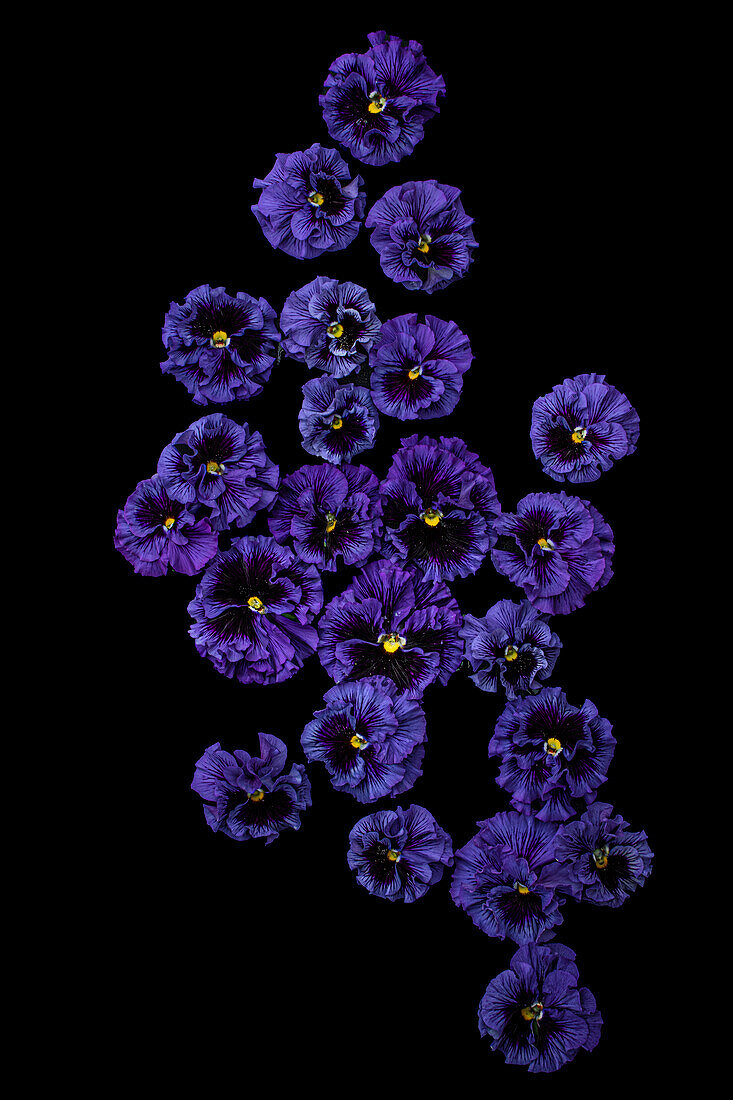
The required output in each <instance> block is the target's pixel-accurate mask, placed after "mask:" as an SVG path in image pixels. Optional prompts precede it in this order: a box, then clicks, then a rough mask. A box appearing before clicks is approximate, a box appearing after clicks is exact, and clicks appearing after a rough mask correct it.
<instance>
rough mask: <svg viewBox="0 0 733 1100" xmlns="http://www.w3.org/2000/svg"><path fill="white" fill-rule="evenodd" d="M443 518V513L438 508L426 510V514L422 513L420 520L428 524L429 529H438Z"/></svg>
mask: <svg viewBox="0 0 733 1100" xmlns="http://www.w3.org/2000/svg"><path fill="white" fill-rule="evenodd" d="M442 518H443V513H442V512H440V511H439V510H438V509H437V508H426V509H425V511H424V512H421V513H420V519H421V520H422V521H423V523H427V525H428V527H437V526H438V524H439V523H440V521H441V520H442Z"/></svg>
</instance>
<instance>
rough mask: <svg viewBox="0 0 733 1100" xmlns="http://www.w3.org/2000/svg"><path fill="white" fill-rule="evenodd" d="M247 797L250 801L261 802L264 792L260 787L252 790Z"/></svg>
mask: <svg viewBox="0 0 733 1100" xmlns="http://www.w3.org/2000/svg"><path fill="white" fill-rule="evenodd" d="M247 797H248V798H249V800H250V802H261V801H262V799H263V798H264V797H265V792H264V791H263V789H262V787H260V788H259V789H258V790H256V791H253V792H252V794H250V795H247Z"/></svg>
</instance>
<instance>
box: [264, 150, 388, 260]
mask: <svg viewBox="0 0 733 1100" xmlns="http://www.w3.org/2000/svg"><path fill="white" fill-rule="evenodd" d="M350 176H351V172H350V170H349V166H348V164H347V163H346V161H345V160H344V158H343V157H342V156H341V154H340V153H337V152H336V150H335V149H324V148H323V146H321V145H319V144H318V143H316V144H315V145H311V147H310V149H305V150H303V152H302V153H278V154H277V156H276V158H275V166H274V168H272V169H271V171H270V172H268V174H267V175H266V176H265V178H264V179H263V180H261V179H256V180H255V181H254V183H253V186H254V187H258V188H261V189H262V194H261V196H260V199H259V202H258V203H257V205H256V206H253V207H252V208H251V209H252V213H253V214H254V215H255V217H256V218H257V221H258V222H259V223H260V226H261V227H262V232H263V233H264V234H265V236H266V237H267V239H268V241H269V242H270V244H271V245H272V247H273V248H281V249H282V250H283V252H287V253H288V255H289V256H295V257H296V259H298V260H312V259H314V258H315V257H316V256H320V255H321V253H322V252H335V251H336V250H337V249H339V248H346V246H347V245H349V244H351V242H352V241H353V239H354V237H355V236H356V235H357V233H358V232H359V225H360V223H361V221H362V220H363V218H364V205H365V201H366V198H365V197H366V192H365V190H364V186H363V185H364V181H363V179H362V178H361V176H354V178H353V179H350Z"/></svg>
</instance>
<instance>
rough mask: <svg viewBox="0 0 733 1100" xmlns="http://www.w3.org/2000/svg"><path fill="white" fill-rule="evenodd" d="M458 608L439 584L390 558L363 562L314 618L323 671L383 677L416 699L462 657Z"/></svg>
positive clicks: (353, 677)
mask: <svg viewBox="0 0 733 1100" xmlns="http://www.w3.org/2000/svg"><path fill="white" fill-rule="evenodd" d="M461 622H462V618H461V612H460V610H459V607H458V604H457V603H456V601H455V599H454V598H453V596H452V595H451V593H450V591H449V589H448V587H447V585H445V584H443V583H442V582H435V581H428V580H426V579H425V578H424V577H422V575H421V574H419V573H417V572H415V571H414V570H405V569H400V568H399V567H398V566H396V565H395V564H394V563H393V562H390V561H375V562H372V563H371V564H370V565H367V566H366V568H365V569H363V570H362V571H361V572H360V573H359V574H357V576H356V577H355V578H354V580H353V581H352V582H351V584H350V585H349V586H348V588H347V589H346V590H345V592H343V594H342V595H340V596H334V598H333V599H332V600H331V602H330V603H329V604H328V606H327V607H326V610H325V611H324V613H323V615H322V616H321V619H320V621H319V624H318V631H319V642H318V655H319V657H320V659H321V664H322V665H323V667H324V668H325V669H326V671H327V672H328V674H329V676H330V677H331V678H332V679H333V680H335V681H336V682H337V683H339V682H340V681H341V680H361V679H363V678H365V677H369V676H387V677H388V678H389V679H390V680H394V682H395V684H396V685H397V688H398V690H399V692H400V693H401V694H403V693H404V694H406V695H408V696H409V698H411V699H419V698H420V697H421V696H422V694H423V692H424V691H425V689H426V687H428V685H429V684H432V683H433V682H434V681H435V680H437V681H438V682H439V683H441V684H446V683H447V682H448V680H449V678H450V677H451V676H452V675H453V673H454V672H455V671H456V669H457V668H458V666H459V664H460V663H461V657H462V656H463V642H462V640H461V638H460V635H459V631H460V628H461Z"/></svg>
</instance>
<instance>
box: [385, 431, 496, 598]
mask: <svg viewBox="0 0 733 1100" xmlns="http://www.w3.org/2000/svg"><path fill="white" fill-rule="evenodd" d="M382 497H383V505H384V525H385V538H384V553H385V555H386V556H388V557H390V558H393V559H396V560H398V561H400V562H403V563H405V564H406V565H415V566H417V568H418V569H420V570H421V571H422V572H423V573H424V574H425V576H426V577H429V578H432V579H442V580H453V579H455V577H468V576H471V575H472V574H474V573H475V572H476V571H477V569H479V567H480V566H481V563H482V562H483V560H484V557H485V556H486V552H487V550H488V549H489V547H490V546H493V544H494V542H495V541H496V534H495V528H494V524H495V522H496V519H497V516H498V515H499V513H500V511H501V506H500V504H499V501H498V498H497V495H496V489H495V488H494V477H493V474H492V472H491V470H490V469H489V468H488V467H486V466H483V465H482V463H481V461H480V460H479V457H478V455H476V454H473V452H472V451H469V450H468V448H467V446H466V444H465V443H464V442H463V440H461V439H456V438H452V439H445V438H442V437H441V439H440V440H435V439H430V438H428V437H427V436H425V437H424V438H423V439H421V440H419V441H418V437H417V436H416V435H413V436H410V437H409V439H403V440H402V445H401V447H400V449H399V451H397V453H396V454H395V456H394V459H393V460H392V465H391V467H390V469H389V471H388V473H387V477H386V478H385V480H384V481H383V482H382Z"/></svg>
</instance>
